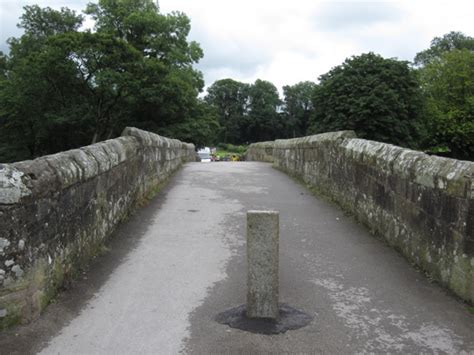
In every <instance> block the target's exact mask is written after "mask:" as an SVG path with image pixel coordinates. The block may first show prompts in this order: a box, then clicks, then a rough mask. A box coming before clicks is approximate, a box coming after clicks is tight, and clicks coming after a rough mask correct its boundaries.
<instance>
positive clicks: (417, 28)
mask: <svg viewBox="0 0 474 355" xmlns="http://www.w3.org/2000/svg"><path fill="white" fill-rule="evenodd" d="M87 2H88V0H63V1H60V0H31V1H30V0H20V1H18V0H0V24H1V33H0V41H1V43H4V42H5V40H6V38H8V37H9V36H12V35H15V36H18V35H19V32H18V29H16V27H15V24H16V23H17V22H18V20H17V19H18V17H19V16H20V15H21V7H22V6H24V5H25V4H32V3H38V4H39V5H41V6H50V7H60V6H68V7H70V8H73V9H75V10H81V9H84V8H85V6H86V4H87ZM159 3H160V8H161V11H162V12H170V11H173V10H178V11H182V12H185V13H186V14H187V15H188V16H189V17H190V18H191V25H192V30H191V39H193V40H196V41H197V42H199V43H200V44H201V47H202V48H203V50H204V55H205V57H204V59H203V60H202V61H201V63H199V65H198V68H199V69H200V70H202V71H203V73H204V77H205V80H206V84H207V85H210V84H212V83H213V82H214V81H215V80H218V79H222V78H226V77H231V78H234V79H236V80H240V81H245V82H253V81H255V80H256V79H257V78H260V79H264V80H269V81H271V82H273V83H274V84H275V85H276V86H277V87H279V88H281V86H282V85H286V84H294V83H296V82H298V81H302V80H313V81H314V80H316V79H317V78H318V76H319V75H321V74H324V73H325V72H327V71H328V70H330V69H331V68H332V67H334V66H336V65H339V64H341V63H342V62H343V61H344V59H345V58H347V57H350V56H352V55H358V54H361V53H365V52H369V51H373V52H375V53H379V54H381V55H383V56H384V57H397V58H400V59H403V60H412V59H413V57H414V56H415V54H416V53H417V52H419V51H421V50H423V49H426V48H427V47H428V46H429V44H430V41H431V40H432V39H433V37H435V36H442V35H443V34H445V33H447V32H450V31H461V32H464V33H465V34H467V35H470V36H474V21H472V14H473V13H474V4H472V3H471V1H450V2H442V1H430V2H429V3H428V2H425V1H415V0H413V1H408V0H404V1H396V2H390V1H371V2H365V1H345V2H344V1H316V0H293V1H289V0H285V1H283V0H273V1H270V0H240V1H232V2H230V1H217V0H199V1H196V0H160V1H159ZM4 49H5V46H3V47H0V50H4Z"/></svg>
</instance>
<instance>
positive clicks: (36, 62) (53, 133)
mask: <svg viewBox="0 0 474 355" xmlns="http://www.w3.org/2000/svg"><path fill="white" fill-rule="evenodd" d="M21 20H22V21H21V26H25V34H24V35H23V36H22V37H21V38H19V39H12V40H10V41H9V44H10V55H9V56H8V57H7V58H6V65H5V66H4V68H6V69H5V71H4V77H5V80H4V81H2V83H1V87H0V108H1V109H0V131H2V133H3V135H2V137H0V139H1V144H0V150H1V151H2V153H3V154H1V155H0V157H1V159H2V160H3V161H11V160H16V159H24V158H29V157H35V156H39V155H42V154H46V153H50V152H52V151H57V149H68V148H71V147H72V146H73V145H74V144H75V143H76V144H77V143H78V142H80V141H81V139H80V137H81V134H80V132H77V125H76V121H75V120H74V119H71V120H69V121H68V119H67V117H68V116H69V115H70V114H71V111H73V110H72V108H73V107H74V106H75V104H73V102H77V95H76V94H77V91H76V88H77V85H76V84H77V81H76V76H75V74H76V73H75V71H74V66H73V65H72V63H71V62H70V61H69V60H68V59H67V57H66V56H65V53H63V52H62V51H61V50H60V49H59V48H57V47H54V46H53V47H51V46H49V45H48V41H49V40H50V39H51V37H53V36H60V35H66V34H68V33H71V31H75V30H76V29H77V28H78V27H79V26H80V24H81V23H82V17H81V16H77V15H75V13H74V12H73V11H70V10H68V9H64V8H63V9H61V10H60V11H56V10H52V9H50V8H45V9H41V8H39V7H38V6H36V5H35V6H26V7H25V14H24V15H23V16H22V17H21ZM45 22H47V25H46V24H45Z"/></svg>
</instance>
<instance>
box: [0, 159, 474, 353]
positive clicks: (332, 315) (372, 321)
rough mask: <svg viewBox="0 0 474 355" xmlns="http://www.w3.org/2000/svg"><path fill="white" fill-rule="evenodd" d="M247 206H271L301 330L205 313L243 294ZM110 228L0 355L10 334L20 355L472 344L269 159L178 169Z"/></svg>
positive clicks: (377, 247) (463, 311)
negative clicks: (101, 246) (75, 276)
mask: <svg viewBox="0 0 474 355" xmlns="http://www.w3.org/2000/svg"><path fill="white" fill-rule="evenodd" d="M250 209H253V210H259V209H262V210H278V211H280V301H281V302H285V303H288V304H289V305H291V306H293V307H295V308H299V309H301V310H304V311H305V312H306V313H309V314H311V315H313V316H314V320H313V321H312V323H310V325H308V326H306V327H305V328H302V329H299V330H295V331H288V332H287V333H285V334H280V335H272V336H268V335H259V334H252V333H248V332H244V331H240V330H236V329H232V328H229V327H228V326H225V325H221V324H218V323H216V322H215V321H214V317H215V316H216V315H217V314H218V313H220V312H222V311H224V310H227V309H229V308H232V307H236V306H239V305H241V304H243V303H245V297H246V255H245V226H246V220H245V218H246V211H247V210H250ZM116 234H117V235H116V237H115V238H114V239H113V240H112V242H111V245H110V246H109V248H110V251H109V253H107V255H105V256H103V257H101V258H98V260H97V261H96V263H95V264H94V265H93V267H92V268H91V270H90V271H89V273H88V275H86V276H85V277H84V280H82V281H80V282H78V283H77V284H76V285H75V286H74V287H73V288H72V289H71V290H68V291H66V292H65V293H64V294H63V295H61V297H60V298H59V300H58V301H57V303H56V304H53V305H51V306H50V307H49V308H48V310H47V311H46V312H45V314H44V315H43V316H42V318H41V319H40V320H38V321H36V322H34V323H33V324H31V325H29V326H27V327H21V328H18V329H14V330H12V331H10V332H7V333H4V334H3V335H0V353H2V350H1V349H2V346H3V349H8V350H9V351H8V352H9V353H10V352H14V351H13V350H14V349H13V348H12V346H14V345H12V344H13V343H12V339H14V338H15V335H14V334H13V333H15V334H16V339H15V340H16V341H17V343H16V344H17V346H18V347H17V351H18V352H19V353H28V352H30V353H31V352H33V353H34V352H38V351H41V353H43V354H75V353H82V354H84V353H87V354H95V353H103V354H123V353H155V354H159V353H163V354H166V353H178V352H180V351H181V352H184V353H196V354H211V353H218V354H221V353H242V354H252V353H262V352H268V353H272V352H288V353H309V352H313V353H314V352H315V353H319V352H323V353H333V354H336V353H367V352H376V353H378V352H391V353H420V352H424V353H460V352H462V351H466V352H467V353H469V352H474V315H473V314H471V313H469V312H468V309H467V306H466V305H465V304H463V303H462V302H460V301H459V300H458V299H456V298H455V297H454V296H452V295H450V294H449V293H448V292H447V291H445V290H443V289H442V288H440V287H439V286H438V285H436V284H432V283H430V282H429V280H427V278H426V277H425V276H424V275H423V274H422V273H420V272H418V271H416V270H415V269H414V268H413V267H412V266H411V265H409V263H408V262H407V261H406V260H405V259H403V257H401V256H400V255H399V254H398V253H397V252H395V251H394V250H392V249H391V248H390V247H388V246H386V245H385V244H384V243H383V242H381V241H380V240H378V239H376V238H375V237H373V236H371V235H370V234H369V233H368V232H367V230H366V229H365V228H364V227H362V226H360V225H358V224H357V223H355V222H354V221H353V220H352V219H351V218H350V217H348V216H345V215H344V213H343V212H342V211H341V210H339V209H338V208H337V207H336V206H334V205H332V204H330V203H328V202H326V201H323V200H320V199H318V198H316V197H314V196H313V195H312V194H311V193H309V192H308V190H307V189H306V188H305V187H304V186H302V185H300V184H298V183H296V182H294V181H293V180H292V179H291V178H289V177H288V176H286V175H285V174H283V173H281V172H279V171H277V170H274V169H273V168H272V167H271V166H270V165H269V164H264V163H253V162H243V163H209V164H203V163H190V164H187V165H186V166H185V167H184V168H183V169H182V170H181V171H180V172H179V173H178V174H177V175H175V177H174V178H173V180H172V182H171V183H170V185H169V186H168V187H167V188H166V189H165V190H164V191H163V192H162V193H160V195H159V196H158V197H157V198H156V199H155V200H153V201H152V202H151V203H150V205H149V206H147V207H146V208H144V209H143V210H141V211H139V212H137V213H136V214H135V215H134V216H133V217H132V218H131V219H130V221H129V222H127V223H125V224H124V225H123V226H121V227H120V228H119V230H118V231H117V233H116ZM7 336H8V339H7ZM2 337H3V338H2ZM20 342H21V345H20Z"/></svg>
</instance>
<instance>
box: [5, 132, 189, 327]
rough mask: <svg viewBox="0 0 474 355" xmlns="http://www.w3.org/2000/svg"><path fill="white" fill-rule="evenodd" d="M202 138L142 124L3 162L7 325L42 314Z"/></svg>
mask: <svg viewBox="0 0 474 355" xmlns="http://www.w3.org/2000/svg"><path fill="white" fill-rule="evenodd" d="M194 160H195V150H194V145H192V144H187V143H183V142H180V141H178V140H175V139H169V138H165V137H160V136H158V135H156V134H153V133H149V132H145V131H142V130H139V129H136V128H126V129H125V130H124V132H123V133H122V136H121V137H119V138H116V139H111V140H108V141H105V142H100V143H97V144H93V145H90V146H86V147H82V148H80V149H74V150H70V151H67V152H61V153H58V154H54V155H49V156H44V157H41V158H38V159H35V160H32V161H22V162H18V163H14V164H0V226H1V227H0V329H2V328H5V327H7V326H9V325H11V324H15V323H18V322H27V321H29V320H31V319H34V318H35V317H36V316H37V315H38V314H39V312H40V311H41V310H42V309H43V308H44V307H45V306H46V304H47V303H48V302H49V301H50V300H51V298H52V297H54V295H55V294H56V292H57V290H58V289H59V288H60V287H62V286H63V285H64V284H65V283H66V282H67V281H68V280H70V279H71V277H73V276H74V275H75V274H77V273H79V272H80V270H81V268H82V267H84V265H86V264H87V261H89V260H90V259H91V258H92V257H93V256H94V255H96V254H97V253H99V252H100V251H101V249H102V248H103V245H104V241H105V239H106V237H107V236H108V235H110V234H111V232H112V231H113V230H114V228H115V227H116V226H117V224H118V223H119V222H121V221H122V220H123V219H124V218H125V217H127V215H129V213H130V212H131V211H132V210H133V209H134V208H135V207H136V205H137V204H138V203H139V202H140V201H142V200H143V199H144V198H146V197H147V196H148V195H149V194H150V193H152V192H153V191H154V190H155V189H157V187H159V186H160V184H162V183H163V182H164V181H165V180H166V179H167V178H168V177H169V176H170V175H171V174H172V173H173V172H174V171H176V170H177V169H178V168H179V167H180V166H181V164H182V163H184V162H186V161H194Z"/></svg>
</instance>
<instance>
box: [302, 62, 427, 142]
mask: <svg viewBox="0 0 474 355" xmlns="http://www.w3.org/2000/svg"><path fill="white" fill-rule="evenodd" d="M319 80H320V82H319V85H317V87H316V89H315V91H314V96H313V105H314V114H313V116H312V117H311V122H310V126H311V127H310V132H313V133H319V132H328V131H338V130H345V129H350V130H355V131H356V133H357V135H358V136H359V137H361V138H366V139H373V140H376V141H381V142H388V143H393V144H397V145H400V146H410V147H413V146H416V141H417V139H418V137H417V135H418V125H419V119H418V117H419V111H420V107H421V93H420V89H419V86H418V82H417V80H416V76H415V74H414V73H413V71H412V70H410V68H409V67H408V63H407V62H403V61H398V60H395V59H385V58H382V57H381V56H379V55H376V54H374V53H367V54H362V55H360V56H355V57H351V58H349V59H346V61H345V62H344V63H343V64H341V65H339V66H337V67H335V68H333V69H332V70H331V71H329V72H328V73H326V74H324V75H321V76H320V78H319Z"/></svg>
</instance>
